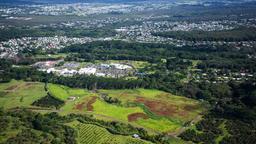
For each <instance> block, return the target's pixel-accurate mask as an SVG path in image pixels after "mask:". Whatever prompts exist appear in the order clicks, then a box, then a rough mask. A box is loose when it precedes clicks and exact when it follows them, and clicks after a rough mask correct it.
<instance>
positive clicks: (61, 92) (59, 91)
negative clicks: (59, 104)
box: [47, 84, 89, 101]
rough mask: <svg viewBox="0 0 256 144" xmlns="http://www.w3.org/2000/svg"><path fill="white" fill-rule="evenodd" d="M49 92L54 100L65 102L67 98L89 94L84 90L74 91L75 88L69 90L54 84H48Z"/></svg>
mask: <svg viewBox="0 0 256 144" xmlns="http://www.w3.org/2000/svg"><path fill="white" fill-rule="evenodd" d="M47 87H48V90H49V92H50V93H51V94H52V95H53V96H55V97H56V98H59V99H61V100H64V101H65V100H67V99H68V98H69V97H71V96H73V97H79V96H84V95H88V94H89V92H88V91H87V90H84V89H75V88H69V87H66V86H62V85H56V84H48V85H47Z"/></svg>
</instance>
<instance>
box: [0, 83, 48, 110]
mask: <svg viewBox="0 0 256 144" xmlns="http://www.w3.org/2000/svg"><path fill="white" fill-rule="evenodd" d="M44 96H46V92H45V91H44V84H43V83H35V82H24V81H16V80H12V81H11V82H9V83H3V84H0V106H1V107H4V108H14V107H27V106H30V105H31V104H32V103H33V102H34V101H36V100H38V99H40V98H41V97H44Z"/></svg>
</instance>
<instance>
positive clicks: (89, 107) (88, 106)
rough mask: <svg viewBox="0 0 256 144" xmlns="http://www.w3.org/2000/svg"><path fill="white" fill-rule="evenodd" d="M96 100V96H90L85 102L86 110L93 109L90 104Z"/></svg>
mask: <svg viewBox="0 0 256 144" xmlns="http://www.w3.org/2000/svg"><path fill="white" fill-rule="evenodd" d="M96 100H97V97H96V96H94V97H92V99H91V100H90V101H89V102H88V103H87V105H86V108H87V111H93V106H92V104H93V103H95V102H96Z"/></svg>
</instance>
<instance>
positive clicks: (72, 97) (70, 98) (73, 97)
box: [68, 96, 76, 101]
mask: <svg viewBox="0 0 256 144" xmlns="http://www.w3.org/2000/svg"><path fill="white" fill-rule="evenodd" d="M68 100H69V101H74V100H76V97H75V96H71V97H69V98H68Z"/></svg>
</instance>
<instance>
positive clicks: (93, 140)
mask: <svg viewBox="0 0 256 144" xmlns="http://www.w3.org/2000/svg"><path fill="white" fill-rule="evenodd" d="M68 125H69V126H71V127H73V128H75V129H76V130H77V131H78V142H79V143H81V144H127V143H132V144H149V142H146V141H143V140H141V139H136V138H132V137H130V136H122V135H113V134H111V133H110V132H108V131H107V130H106V129H105V128H102V127H99V126H96V125H92V124H83V123H80V122H78V121H74V122H72V123H69V124H68Z"/></svg>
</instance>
